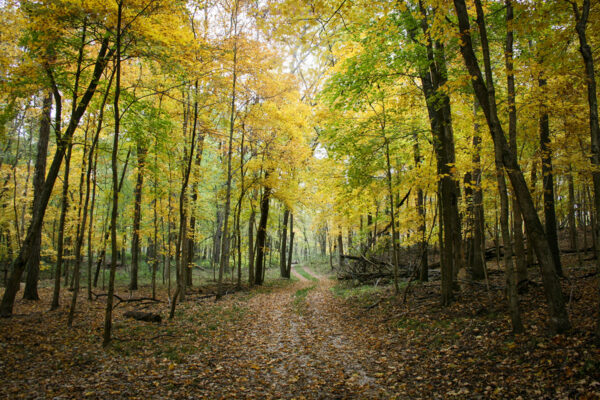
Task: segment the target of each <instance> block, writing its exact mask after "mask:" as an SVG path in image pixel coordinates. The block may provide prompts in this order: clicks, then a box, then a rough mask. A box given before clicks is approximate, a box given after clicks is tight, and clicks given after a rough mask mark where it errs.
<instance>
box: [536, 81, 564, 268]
mask: <svg viewBox="0 0 600 400" xmlns="http://www.w3.org/2000/svg"><path fill="white" fill-rule="evenodd" d="M538 84H539V87H540V89H541V90H544V88H545V87H546V79H543V78H539V79H538ZM540 147H541V151H542V175H543V185H542V187H543V191H544V196H543V197H544V219H545V221H544V222H545V228H546V237H547V238H548V243H549V244H550V251H551V252H552V258H553V259H554V268H556V274H557V275H558V276H563V272H562V267H561V264H560V250H559V248H558V228H557V226H556V209H555V206H554V176H553V173H552V149H551V148H550V124H549V117H548V110H547V107H546V105H545V104H544V103H543V100H542V104H541V105H540Z"/></svg>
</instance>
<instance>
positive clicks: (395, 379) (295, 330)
mask: <svg viewBox="0 0 600 400" xmlns="http://www.w3.org/2000/svg"><path fill="white" fill-rule="evenodd" d="M590 271H591V270H590V268H587V269H586V268H584V269H571V270H569V271H568V273H569V276H570V279H569V280H568V281H565V282H564V284H565V286H564V289H565V293H566V294H568V295H569V299H570V303H569V308H570V311H571V316H572V321H573V324H574V326H575V328H574V329H573V331H572V332H571V334H570V335H568V336H565V335H553V334H552V333H551V332H549V331H548V329H547V328H546V324H545V320H546V314H545V308H544V305H543V292H542V289H541V287H537V286H535V285H533V286H531V287H530V289H529V291H528V292H527V293H526V294H524V295H523V297H522V305H523V309H524V310H523V311H524V320H525V321H526V328H527V333H526V334H523V335H519V336H517V337H513V336H512V335H511V333H510V326H509V322H508V320H507V317H506V310H505V305H504V303H505V302H504V301H503V293H502V290H501V289H500V286H501V282H502V279H503V278H502V277H501V275H499V274H494V273H493V271H492V282H491V285H492V291H491V292H490V293H489V294H488V292H487V291H486V290H485V288H484V286H483V285H477V286H475V287H470V288H465V290H463V291H462V293H464V294H461V295H459V299H458V301H457V302H456V303H455V304H454V305H453V306H451V307H450V308H448V309H441V308H440V307H439V306H438V305H437V304H438V296H437V293H438V290H439V288H438V286H439V282H432V283H428V284H424V285H412V286H411V287H410V291H409V293H408V296H407V302H406V303H403V301H402V296H400V297H398V298H396V297H393V296H391V292H390V288H389V287H377V288H373V287H359V288H350V287H344V286H341V285H338V284H337V282H335V281H334V280H330V279H327V278H325V277H323V276H321V275H320V274H319V273H316V272H315V270H314V269H311V268H309V267H306V266H301V267H297V268H295V271H294V276H296V277H297V279H296V280H294V281H293V282H291V283H287V282H284V281H276V282H274V283H272V284H271V285H269V286H268V287H265V288H261V289H257V290H253V291H243V292H238V293H236V294H233V295H229V296H226V297H225V299H224V300H223V301H221V302H218V303H214V301H213V300H212V299H205V298H202V297H203V292H201V291H199V290H198V289H196V291H195V292H193V293H192V294H190V295H189V296H188V299H187V301H186V302H185V303H183V304H181V305H180V307H179V308H178V312H177V316H176V319H175V320H174V321H163V322H162V323H161V324H152V323H146V322H140V321H134V320H130V319H125V318H124V317H123V312H124V311H126V310H127V309H133V308H135V307H136V306H137V307H139V304H137V303H136V304H134V303H131V304H124V305H123V304H122V305H120V306H119V307H117V309H116V314H115V335H114V336H115V341H114V342H113V344H112V345H111V346H110V347H109V349H108V350H104V349H102V348H101V346H100V342H101V340H100V336H101V333H102V323H103V321H102V318H103V307H104V300H103V299H102V298H100V299H98V300H96V301H93V302H88V301H87V300H82V301H80V304H81V307H82V308H81V310H80V312H79V313H78V314H77V319H76V322H75V326H74V327H73V328H71V329H68V328H67V327H66V310H65V309H64V308H61V309H59V310H58V311H55V312H48V311H47V309H46V307H47V304H48V301H49V298H50V292H49V291H47V290H46V289H44V290H43V291H42V301H40V302H23V301H21V300H19V303H18V305H17V308H16V312H17V314H18V315H17V316H15V317H14V318H12V319H9V320H6V319H5V320H1V321H0V354H1V355H0V376H2V384H1V385H0V396H1V397H3V398H4V397H6V398H57V399H70V398H102V399H105V398H132V399H160V398H176V399H188V398H189V399H195V398H208V399H216V398H297V399H301V398H307V399H313V398H399V399H412V398H423V399H432V398H439V399H442V398H465V399H471V398H486V399H487V398H498V399H504V398H514V399H516V398H523V399H529V398H535V399H537V398H548V399H555V398H557V399H563V398H564V399H568V398H580V399H586V398H600V353H599V351H598V347H596V346H595V345H594V344H593V341H592V336H591V333H592V330H593V324H594V321H595V312H596V310H597V280H596V276H595V275H593V274H590ZM534 280H535V279H534ZM496 288H498V289H496ZM205 291H206V289H205ZM68 294H70V293H69V292H67V293H65V296H67V295H68ZM147 294H148V293H145V292H144V291H141V293H138V294H136V296H143V295H147ZM119 295H120V296H122V297H124V298H126V297H127V294H126V293H125V292H123V293H121V292H120V293H119ZM161 295H162V297H161V298H166V295H165V293H161ZM63 304H67V298H66V297H65V298H63ZM144 307H146V308H145V309H146V310H153V311H157V312H160V313H162V314H163V316H165V315H166V314H167V307H168V305H167V304H166V303H158V304H145V306H144Z"/></svg>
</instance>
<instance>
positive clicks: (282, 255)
mask: <svg viewBox="0 0 600 400" xmlns="http://www.w3.org/2000/svg"><path fill="white" fill-rule="evenodd" d="M289 216H290V210H288V208H287V207H285V210H284V211H283V227H282V230H281V249H280V251H279V272H280V274H281V277H282V278H289V277H290V276H289V275H287V262H286V257H287V251H286V250H287V225H288V219H289Z"/></svg>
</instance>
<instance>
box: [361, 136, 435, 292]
mask: <svg viewBox="0 0 600 400" xmlns="http://www.w3.org/2000/svg"><path fill="white" fill-rule="evenodd" d="M414 140H415V144H414V146H413V154H414V161H415V168H419V167H420V165H421V149H420V148H419V139H418V136H417V134H416V133H415V135H414ZM417 212H418V214H419V234H420V236H421V238H420V243H419V257H420V260H419V281H421V282H427V281H428V280H429V264H428V259H427V215H426V212H425V197H424V194H423V189H422V188H420V187H419V188H418V189H417ZM370 217H371V215H370V214H369V215H368V216H367V223H368V224H369V225H370V224H371V221H370V219H371V218H370Z"/></svg>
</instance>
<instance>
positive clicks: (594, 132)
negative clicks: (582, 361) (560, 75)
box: [571, 0, 600, 340]
mask: <svg viewBox="0 0 600 400" xmlns="http://www.w3.org/2000/svg"><path fill="white" fill-rule="evenodd" d="M590 3H591V2H590V0H583V5H582V8H581V12H580V11H579V9H578V6H577V2H571V4H572V6H573V13H574V14H575V19H576V21H577V24H576V25H575V29H576V31H577V36H578V37H579V52H580V53H581V57H582V58H583V63H584V65H585V75H586V85H587V95H588V96H587V97H588V105H589V110H590V111H589V114H590V137H591V144H592V160H591V161H592V165H593V166H594V167H595V168H594V170H593V172H592V180H593V184H594V207H595V215H596V221H600V170H599V168H598V167H599V166H600V125H599V122H598V96H597V93H596V77H595V70H594V56H593V54H592V49H591V47H590V45H589V44H588V42H587V34H586V28H587V22H588V18H589V15H590ZM598 226H600V224H596V229H598ZM595 236H596V241H595V242H594V244H595V247H596V253H595V254H596V267H597V268H598V269H600V254H598V252H600V243H598V242H597V241H598V240H600V231H596V232H595ZM596 338H598V340H600V313H598V321H597V325H596Z"/></svg>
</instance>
